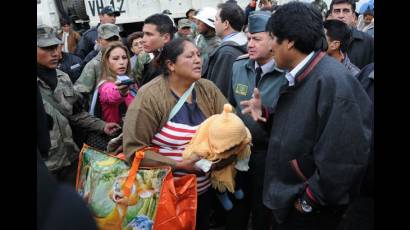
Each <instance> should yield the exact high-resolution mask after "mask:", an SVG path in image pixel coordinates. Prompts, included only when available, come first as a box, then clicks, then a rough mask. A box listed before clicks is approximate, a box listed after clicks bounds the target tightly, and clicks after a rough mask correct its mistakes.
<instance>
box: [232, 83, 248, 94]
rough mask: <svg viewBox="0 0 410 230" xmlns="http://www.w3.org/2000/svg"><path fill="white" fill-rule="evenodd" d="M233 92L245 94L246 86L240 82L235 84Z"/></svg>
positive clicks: (246, 91)
mask: <svg viewBox="0 0 410 230" xmlns="http://www.w3.org/2000/svg"><path fill="white" fill-rule="evenodd" d="M235 93H236V94H239V95H243V96H246V95H247V94H248V86H247V85H242V84H236V88H235Z"/></svg>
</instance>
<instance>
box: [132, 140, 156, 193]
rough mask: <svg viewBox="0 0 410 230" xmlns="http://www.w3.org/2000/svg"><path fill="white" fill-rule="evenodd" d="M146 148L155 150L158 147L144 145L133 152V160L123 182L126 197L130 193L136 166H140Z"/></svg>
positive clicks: (136, 169)
mask: <svg viewBox="0 0 410 230" xmlns="http://www.w3.org/2000/svg"><path fill="white" fill-rule="evenodd" d="M147 150H152V151H156V152H157V151H158V148H154V147H144V148H142V149H140V150H138V151H137V152H136V153H135V156H134V160H133V161H132V165H131V169H130V171H129V173H128V177H127V180H126V181H125V184H124V196H126V197H128V196H129V195H130V194H131V188H132V184H133V183H134V180H135V177H136V175H137V172H138V168H139V166H140V163H141V161H142V159H143V158H144V154H145V151H147Z"/></svg>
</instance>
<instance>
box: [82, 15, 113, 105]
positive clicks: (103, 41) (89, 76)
mask: <svg viewBox="0 0 410 230" xmlns="http://www.w3.org/2000/svg"><path fill="white" fill-rule="evenodd" d="M119 39H120V29H119V27H118V26H116V25H114V24H111V23H106V24H103V25H100V26H99V27H98V43H99V45H100V47H101V50H100V51H99V52H98V54H97V56H95V57H94V58H93V59H92V60H91V61H90V62H88V63H87V65H85V67H84V69H83V71H82V73H81V75H80V77H79V78H78V79H77V81H76V82H75V84H74V89H75V90H76V91H78V92H80V93H82V94H83V95H84V96H85V97H86V99H88V103H86V105H85V107H86V109H87V110H88V108H89V106H90V103H91V99H92V95H93V93H94V89H95V86H96V85H97V84H98V80H99V78H100V76H101V57H102V52H103V51H104V48H105V47H107V46H108V44H110V42H113V41H118V40H119Z"/></svg>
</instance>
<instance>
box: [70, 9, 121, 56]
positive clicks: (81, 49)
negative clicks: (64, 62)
mask: <svg viewBox="0 0 410 230" xmlns="http://www.w3.org/2000/svg"><path fill="white" fill-rule="evenodd" d="M98 16H99V17H100V23H99V24H98V25H97V26H95V27H92V28H90V29H89V30H87V31H85V32H84V34H83V36H82V37H81V40H80V41H79V42H78V45H77V48H76V50H75V55H77V56H79V57H80V58H82V59H84V58H85V57H86V56H87V54H88V53H89V52H91V51H92V50H93V49H94V45H95V41H96V40H97V29H98V27H100V25H102V24H105V23H111V24H115V20H116V17H119V16H120V12H119V11H115V10H114V8H113V7H112V6H106V7H104V8H103V9H102V10H101V11H100V13H99V14H98Z"/></svg>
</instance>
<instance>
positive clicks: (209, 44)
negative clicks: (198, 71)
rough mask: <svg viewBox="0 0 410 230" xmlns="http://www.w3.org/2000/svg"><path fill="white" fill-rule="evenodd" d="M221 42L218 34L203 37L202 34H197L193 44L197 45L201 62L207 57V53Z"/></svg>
mask: <svg viewBox="0 0 410 230" xmlns="http://www.w3.org/2000/svg"><path fill="white" fill-rule="evenodd" d="M220 44H221V39H220V38H219V37H218V36H210V37H205V36H204V35H202V34H198V35H197V36H196V37H195V45H196V46H197V47H198V49H199V52H200V53H201V60H202V63H203V62H204V61H205V59H206V58H208V56H209V54H210V53H212V51H214V50H215V49H216V47H218V46H219V45H220Z"/></svg>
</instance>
